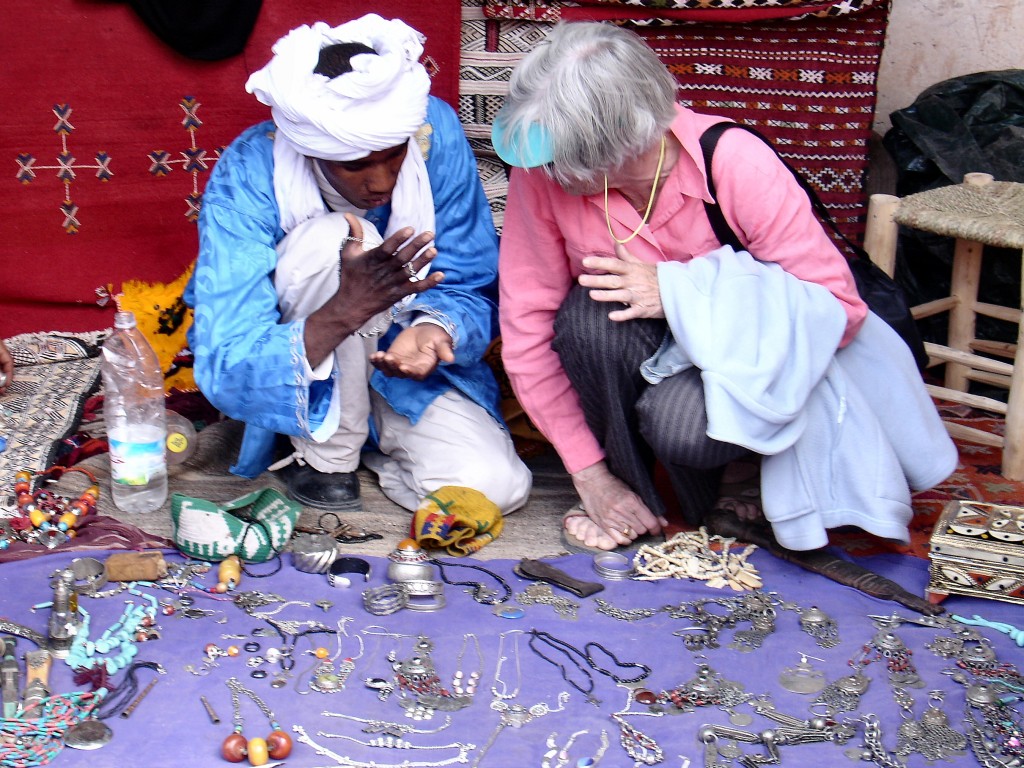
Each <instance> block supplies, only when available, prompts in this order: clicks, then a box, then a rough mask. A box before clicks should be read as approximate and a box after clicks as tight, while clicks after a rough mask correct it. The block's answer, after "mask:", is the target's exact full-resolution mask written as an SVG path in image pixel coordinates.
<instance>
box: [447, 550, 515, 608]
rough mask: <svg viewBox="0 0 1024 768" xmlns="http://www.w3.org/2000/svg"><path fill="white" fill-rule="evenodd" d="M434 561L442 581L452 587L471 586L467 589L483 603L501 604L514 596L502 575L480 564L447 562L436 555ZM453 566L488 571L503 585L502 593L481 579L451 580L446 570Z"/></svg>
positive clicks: (477, 600)
mask: <svg viewBox="0 0 1024 768" xmlns="http://www.w3.org/2000/svg"><path fill="white" fill-rule="evenodd" d="M431 562H433V563H434V564H435V565H436V566H437V572H438V575H440V577H441V581H443V582H444V583H445V584H448V585H449V586H452V587H470V588H471V589H467V590H466V591H467V592H469V593H470V594H472V596H473V599H474V600H475V601H476V602H478V603H480V604H481V605H499V604H501V603H504V602H505V601H507V600H508V599H509V598H510V597H512V587H510V586H509V585H508V582H507V581H505V580H504V579H503V578H501V576H499V575H498V574H496V573H494V572H493V571H489V570H488V569H486V568H483V567H481V566H479V565H470V564H468V563H446V562H444V561H442V560H438V559H437V558H436V557H435V558H432V560H431ZM452 566H458V567H459V568H471V569H472V570H474V571H480V572H482V573H486V574H487V575H488V576H490V577H491V578H492V579H494V580H495V581H496V582H497V583H498V585H499V586H500V587H501V590H502V591H501V594H500V595H499V594H498V592H497V590H494V589H491V588H489V587H487V586H485V585H484V584H482V583H480V582H479V581H451V580H449V579H448V576H447V574H446V573H445V572H444V569H445V568H451V567H452Z"/></svg>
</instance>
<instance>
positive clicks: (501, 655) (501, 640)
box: [491, 629, 523, 701]
mask: <svg viewBox="0 0 1024 768" xmlns="http://www.w3.org/2000/svg"><path fill="white" fill-rule="evenodd" d="M521 634H523V630H521V629H513V630H510V631H508V632H502V633H501V634H500V635H498V665H497V666H496V667H495V669H494V685H492V686H491V695H492V696H494V698H495V699H503V700H506V701H507V700H508V699H514V698H515V697H516V696H518V695H519V686H520V685H521V684H522V679H523V678H522V670H521V669H520V667H519V636H520V635H521ZM506 635H515V639H514V640H513V641H512V643H513V644H512V655H513V656H514V657H515V664H516V687H515V688H514V689H513V690H512V692H511V693H510V692H509V689H508V684H507V683H506V682H505V681H504V680H503V679H502V677H501V667H502V665H503V664H504V663H505V662H506V661H508V657H507V656H506V655H505V652H504V649H505V636H506ZM498 686H501V690H498Z"/></svg>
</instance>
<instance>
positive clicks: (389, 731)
mask: <svg viewBox="0 0 1024 768" xmlns="http://www.w3.org/2000/svg"><path fill="white" fill-rule="evenodd" d="M320 714H321V715H323V716H324V717H340V718H341V719H343V720H351V721H352V722H354V723H363V724H364V725H363V728H362V731H363V733H383V734H385V735H388V736H394V737H396V738H398V737H400V736H404V735H405V734H407V733H440V732H441V731H443V730H444V729H445V728H447V727H448V726H449V725H451V724H452V718H451V715H446V716H445V719H444V722H443V723H442V724H441V725H439V726H438V727H437V728H414V727H413V726H411V725H404V724H402V723H392V722H390V721H388V720H371V719H369V718H365V717H356V716H355V715H345V714H342V713H341V712H326V711H325V712H321V713H320Z"/></svg>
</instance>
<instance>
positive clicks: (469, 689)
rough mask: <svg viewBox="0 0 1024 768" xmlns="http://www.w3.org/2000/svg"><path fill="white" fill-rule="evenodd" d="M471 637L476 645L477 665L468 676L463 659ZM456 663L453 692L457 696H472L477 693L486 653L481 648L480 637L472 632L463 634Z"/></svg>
mask: <svg viewBox="0 0 1024 768" xmlns="http://www.w3.org/2000/svg"><path fill="white" fill-rule="evenodd" d="M471 639H472V641H473V645H474V646H475V647H476V657H477V666H476V669H474V670H473V671H472V672H470V673H469V677H466V673H465V672H464V671H463V669H462V660H463V658H464V657H465V655H466V647H467V646H468V644H469V641H470V640H471ZM455 663H456V666H457V667H458V669H456V670H455V674H454V675H453V677H452V692H453V693H454V694H455V695H456V696H469V697H472V696H473V695H474V694H476V687H477V685H478V684H479V682H480V673H481V672H482V671H483V668H484V653H483V651H482V650H481V649H480V639H479V638H478V637H477V636H476V635H475V634H473V633H472V632H469V633H467V634H465V635H463V636H462V648H461V649H460V650H459V655H458V657H457V658H456V660H455Z"/></svg>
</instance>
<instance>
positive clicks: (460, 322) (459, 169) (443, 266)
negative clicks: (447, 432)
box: [373, 97, 501, 421]
mask: <svg viewBox="0 0 1024 768" xmlns="http://www.w3.org/2000/svg"><path fill="white" fill-rule="evenodd" d="M427 121H428V123H429V125H430V128H431V132H430V137H429V138H430V147H429V150H428V154H427V156H426V165H427V172H428V174H429V175H430V186H431V191H432V193H433V195H434V209H435V230H436V232H435V245H436V247H437V257H436V258H435V259H434V261H433V262H432V264H431V271H440V272H444V275H445V279H444V282H443V283H441V284H440V285H439V286H438V287H437V288H433V289H431V290H429V291H427V292H425V293H422V294H420V295H419V296H417V297H416V300H415V301H414V302H413V303H412V304H411V305H410V307H409V311H410V312H413V313H425V314H427V315H429V316H431V317H432V318H433V319H435V320H436V321H437V322H439V323H441V324H442V325H443V326H444V327H445V329H446V330H447V331H448V333H449V334H450V335H451V336H452V340H453V341H454V346H455V362H454V363H451V364H446V365H442V366H440V367H439V368H438V370H437V372H435V374H434V375H433V376H431V377H430V378H429V379H428V380H427V381H425V382H414V381H412V380H409V379H391V378H388V377H386V376H384V375H383V374H380V373H379V372H377V373H375V374H374V377H373V386H374V388H375V389H376V390H377V391H379V392H380V393H381V394H382V395H383V396H384V397H385V398H386V399H387V401H388V402H389V403H390V404H391V406H392V407H393V408H394V409H395V410H397V411H398V412H399V413H402V414H404V415H406V416H408V417H409V418H411V419H412V420H413V421H415V420H416V419H418V418H419V416H420V414H421V413H422V412H423V410H424V409H425V408H426V407H427V406H428V405H429V404H430V402H431V401H432V400H433V399H434V398H435V397H436V396H437V395H439V394H441V392H443V391H444V390H445V389H448V388H449V387H455V388H456V389H458V390H460V391H462V392H463V393H465V394H466V395H468V396H469V397H470V398H471V399H473V400H474V401H476V402H477V403H479V404H481V405H482V406H483V407H484V408H486V409H487V410H488V411H489V412H490V413H491V414H492V415H493V416H494V417H495V418H497V419H499V420H500V418H501V417H500V415H499V411H498V404H497V403H498V389H497V384H496V382H495V381H494V378H493V375H492V374H491V372H490V369H489V368H488V366H487V364H486V363H484V362H483V361H482V358H483V354H484V352H486V350H487V347H488V345H489V344H490V342H491V340H492V339H493V338H494V336H495V335H496V334H497V327H498V326H497V304H496V302H497V274H498V237H497V234H496V232H495V229H494V219H493V217H492V215H491V208H490V205H489V204H488V202H487V197H486V196H485V195H484V190H483V185H482V184H481V183H480V177H479V174H478V172H477V165H476V160H475V158H474V157H473V152H472V150H471V149H470V146H469V142H468V141H467V140H466V136H465V133H464V132H463V128H462V124H461V123H460V122H459V119H458V116H457V115H456V114H455V111H454V110H453V109H452V108H451V107H450V106H448V104H446V103H445V102H444V101H442V100H440V99H438V98H436V97H431V98H430V104H429V107H428V109H427ZM395 332H397V330H396V329H393V331H392V334H391V335H390V336H389V337H388V338H386V339H385V341H384V344H382V348H385V347H386V346H387V342H388V341H389V340H390V338H391V337H393V335H394V333H395Z"/></svg>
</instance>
